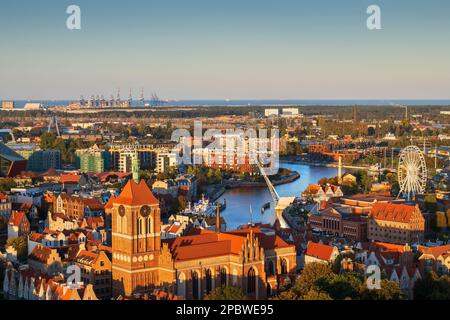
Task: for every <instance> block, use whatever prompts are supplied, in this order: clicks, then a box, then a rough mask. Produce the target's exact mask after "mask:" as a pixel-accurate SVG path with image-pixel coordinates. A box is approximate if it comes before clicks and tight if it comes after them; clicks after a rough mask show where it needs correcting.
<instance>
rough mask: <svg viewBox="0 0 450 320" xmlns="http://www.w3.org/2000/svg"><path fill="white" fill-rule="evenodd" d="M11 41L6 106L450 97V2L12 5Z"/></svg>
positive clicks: (0, 16)
mask: <svg viewBox="0 0 450 320" xmlns="http://www.w3.org/2000/svg"><path fill="white" fill-rule="evenodd" d="M71 4H76V5H78V6H80V8H81V15H82V16H81V21H82V25H81V27H82V29H81V30H68V29H67V28H66V20H67V18H68V14H66V9H67V7H68V6H69V5H71ZM372 4H376V5H379V6H380V7H381V14H382V16H381V18H382V28H383V29H382V30H376V31H369V30H368V29H367V27H366V20H367V17H368V15H367V13H366V10H367V7H368V6H369V5H372ZM0 39H1V41H0V50H1V51H0V52H1V53H0V55H1V59H0V73H1V76H0V100H1V99H16V100H19V99H26V100H27V99H30V100H33V99H36V100H39V99H77V98H78V97H79V96H80V95H84V96H85V97H90V96H91V95H104V96H105V97H107V98H109V96H110V95H111V94H115V93H116V91H117V88H121V93H122V97H127V96H128V91H129V89H130V88H131V89H132V92H133V96H134V97H138V96H139V92H140V88H141V87H143V88H144V91H145V93H146V97H147V98H149V96H150V94H151V93H152V92H156V93H157V94H158V95H159V96H160V98H164V99H448V98H450V90H449V89H450V58H449V57H450V41H449V40H450V1H448V0H429V1H423V0H395V1H389V0H370V1H367V0H345V1H336V0H314V1H313V0H311V1H303V0H270V1H269V0H222V1H218V0H128V1H119V0H109V1H108V0H71V1H67V0H40V1H35V0H14V1H2V3H1V4H0Z"/></svg>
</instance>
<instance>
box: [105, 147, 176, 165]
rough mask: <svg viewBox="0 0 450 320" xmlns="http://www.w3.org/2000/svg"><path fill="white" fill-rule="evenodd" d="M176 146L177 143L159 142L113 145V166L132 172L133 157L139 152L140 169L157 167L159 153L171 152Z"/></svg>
mask: <svg viewBox="0 0 450 320" xmlns="http://www.w3.org/2000/svg"><path fill="white" fill-rule="evenodd" d="M175 146H176V143H173V142H168V143H158V144H149V145H143V144H122V145H111V146H110V148H109V152H110V154H111V166H112V168H113V170H114V171H119V172H131V171H132V170H131V169H132V168H131V165H132V159H133V158H134V157H135V154H136V153H137V157H138V160H139V169H143V170H148V169H155V168H156V166H157V163H156V162H157V155H158V153H164V152H170V151H171V150H173V148H174V147H175Z"/></svg>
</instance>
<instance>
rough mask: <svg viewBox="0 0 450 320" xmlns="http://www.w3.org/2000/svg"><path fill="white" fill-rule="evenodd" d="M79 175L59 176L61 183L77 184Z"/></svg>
mask: <svg viewBox="0 0 450 320" xmlns="http://www.w3.org/2000/svg"><path fill="white" fill-rule="evenodd" d="M80 178H81V175H79V174H63V175H61V179H60V182H61V183H79V182H80Z"/></svg>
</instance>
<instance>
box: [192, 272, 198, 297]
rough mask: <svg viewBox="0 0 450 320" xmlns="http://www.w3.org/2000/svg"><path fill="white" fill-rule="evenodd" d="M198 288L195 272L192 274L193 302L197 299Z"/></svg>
mask: <svg viewBox="0 0 450 320" xmlns="http://www.w3.org/2000/svg"><path fill="white" fill-rule="evenodd" d="M198 294H199V287H198V274H197V272H192V296H193V298H194V300H198V299H199V296H198Z"/></svg>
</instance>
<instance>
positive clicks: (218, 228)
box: [216, 205, 220, 234]
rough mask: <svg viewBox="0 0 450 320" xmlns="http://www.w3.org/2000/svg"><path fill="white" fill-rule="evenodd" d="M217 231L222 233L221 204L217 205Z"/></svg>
mask: <svg viewBox="0 0 450 320" xmlns="http://www.w3.org/2000/svg"><path fill="white" fill-rule="evenodd" d="M216 233H217V234H219V233H220V206H219V205H217V208H216Z"/></svg>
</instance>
